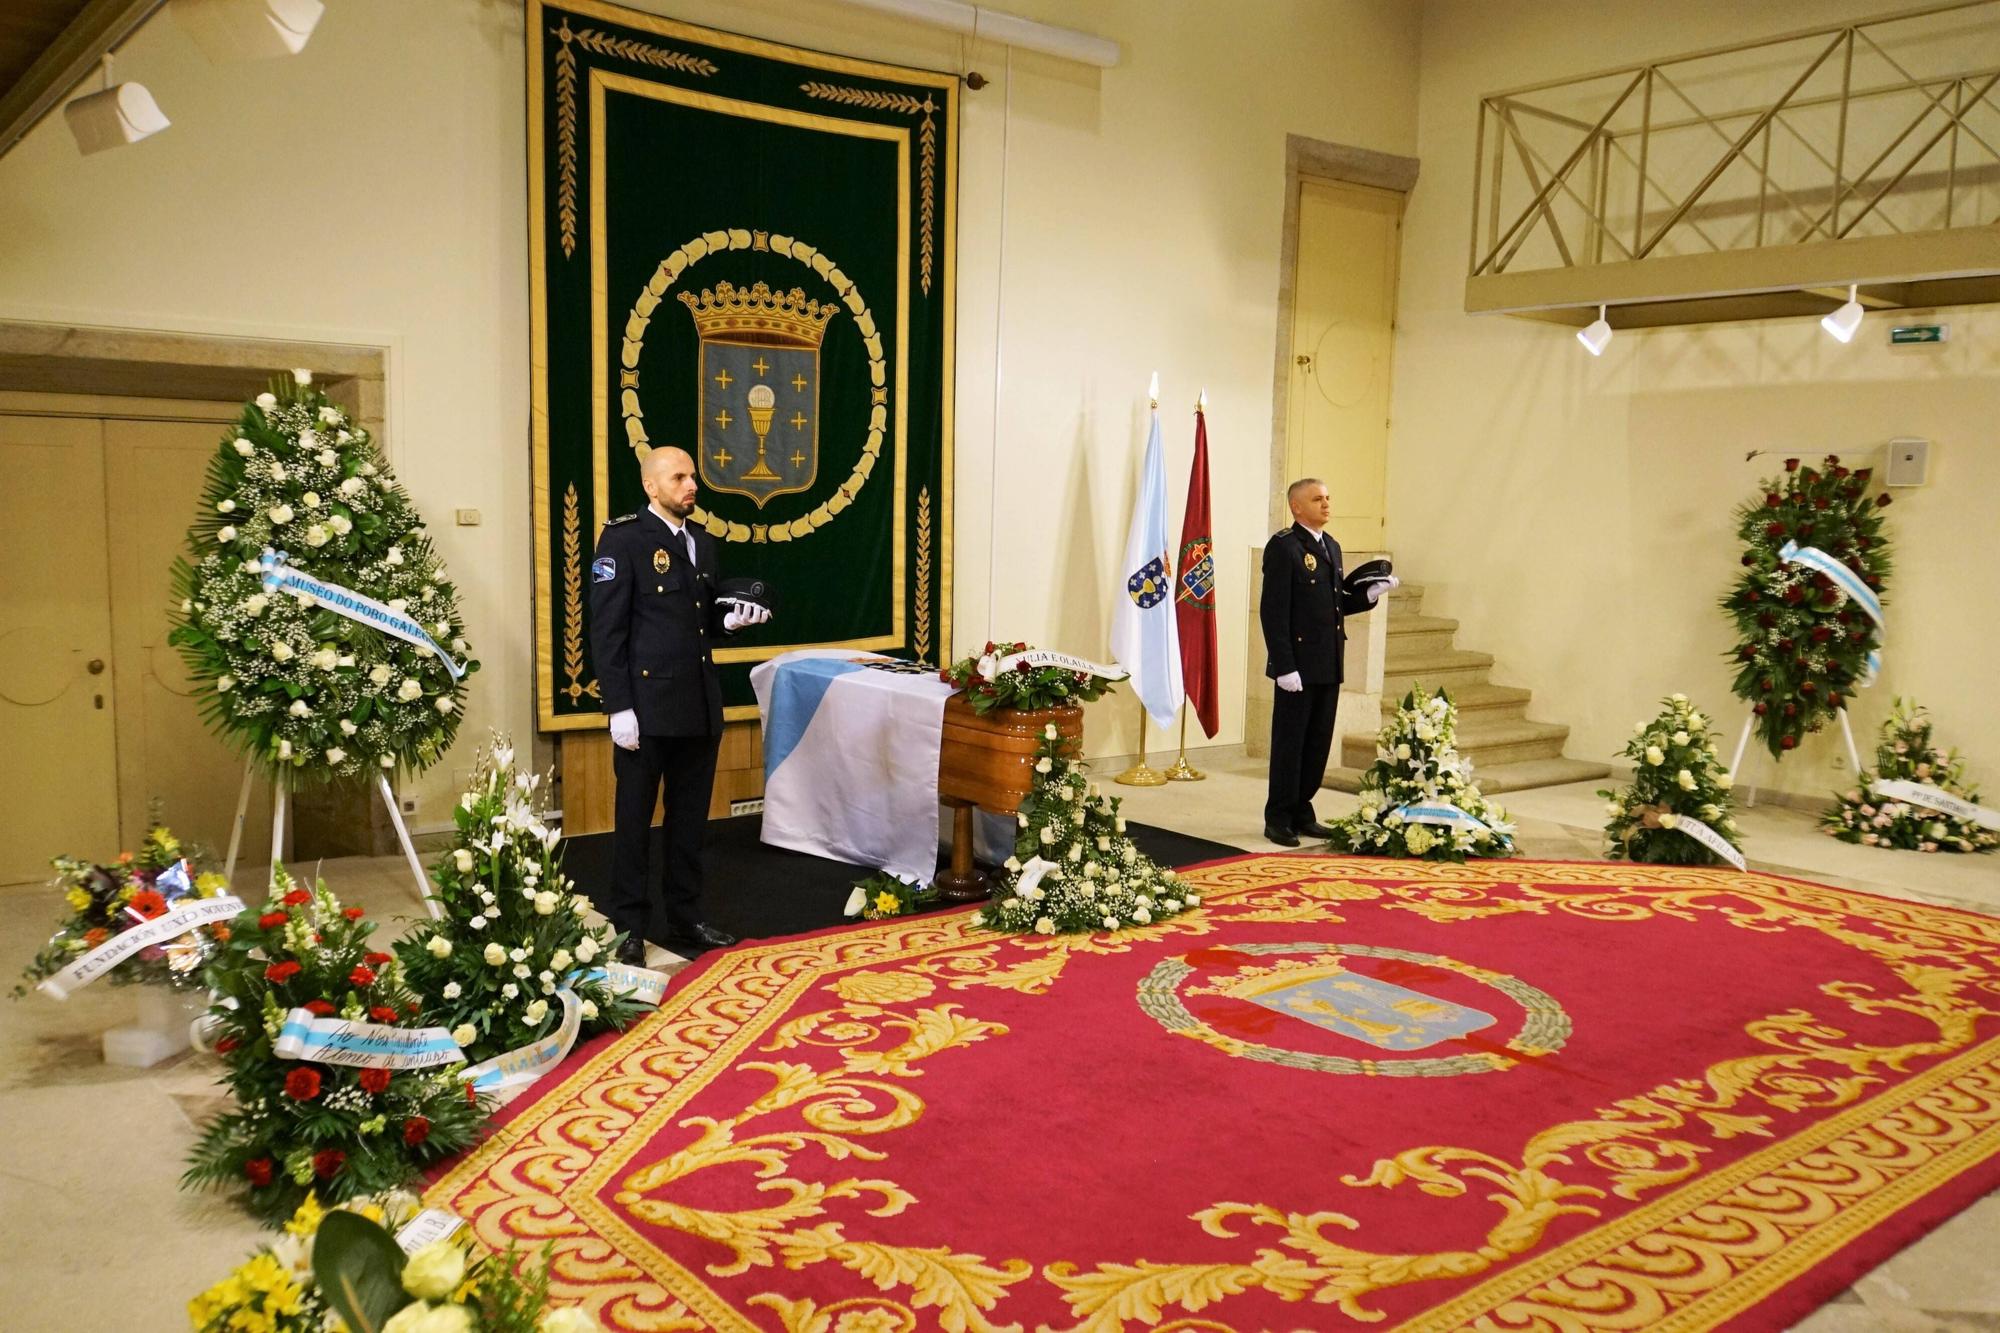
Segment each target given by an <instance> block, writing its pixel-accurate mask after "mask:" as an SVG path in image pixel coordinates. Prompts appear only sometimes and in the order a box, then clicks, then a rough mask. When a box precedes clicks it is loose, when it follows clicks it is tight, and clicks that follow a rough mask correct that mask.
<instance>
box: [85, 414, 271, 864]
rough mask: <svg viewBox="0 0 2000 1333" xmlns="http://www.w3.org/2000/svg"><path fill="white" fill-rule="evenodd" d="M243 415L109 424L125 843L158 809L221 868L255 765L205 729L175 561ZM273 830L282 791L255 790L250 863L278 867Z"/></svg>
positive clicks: (246, 854) (245, 858) (247, 851)
mask: <svg viewBox="0 0 2000 1333" xmlns="http://www.w3.org/2000/svg"><path fill="white" fill-rule="evenodd" d="M192 406H193V405H190V407H192ZM234 415H235V413H234V411H233V409H231V408H230V407H229V405H227V404H221V405H218V410H217V412H216V417H215V419H213V420H208V421H203V420H160V419H154V420H129V419H119V418H107V419H106V420H105V422H104V446H105V453H104V456H105V497H106V512H107V513H108V515H109V519H110V530H111V531H112V532H113V533H115V534H117V539H116V540H115V541H113V542H112V544H111V559H110V570H111V638H112V654H113V659H112V660H113V662H114V663H115V664H116V668H117V694H116V712H117V719H118V759H119V762H118V809H119V821H118V822H119V827H120V832H121V834H122V837H123V839H124V841H123V843H122V844H121V845H123V846H126V847H130V846H132V845H133V844H134V843H135V842H136V841H137V840H138V839H139V838H140V837H142V836H143V835H144V833H145V830H146V825H147V822H148V820H149V818H150V817H151V815H150V813H149V812H150V811H151V810H154V809H157V811H158V814H159V817H160V818H161V819H163V820H164V821H165V822H166V824H167V825H168V826H169V827H170V828H172V829H173V830H174V831H175V832H176V833H177V834H178V835H179V836H180V837H181V838H182V839H184V840H187V839H192V840H194V841H196V842H199V843H201V844H203V845H204V846H205V847H206V848H207V849H208V850H210V851H211V852H212V853H213V854H214V855H215V856H216V858H217V859H218V862H219V861H220V858H221V857H222V855H223V853H224V852H226V851H227V850H228V847H229V834H230V824H231V821H232V820H233V819H234V817H235V814H236V799H237V795H238V793H239V792H240V790H241V783H242V777H243V757H242V756H241V755H240V754H238V753H236V752H235V751H233V750H232V749H230V748H229V747H228V746H227V745H225V744H224V743H223V742H222V741H221V740H220V739H219V738H218V737H217V736H216V735H215V734H214V733H213V732H211V731H210V730H209V729H208V728H207V727H206V726H205V725H204V724H203V722H202V718H201V710H200V707H199V705H198V704H197V702H196V699H195V695H194V687H193V684H192V682H191V681H190V680H189V679H188V676H187V672H186V669H185V667H184V666H183V664H182V661H181V655H180V651H179V650H178V649H176V648H175V647H173V645H171V644H169V643H168V642H167V632H168V630H169V628H170V627H171V622H170V620H169V611H170V609H171V608H172V606H173V591H172V588H173V579H172V569H173V562H174V560H175V558H176V557H177V556H180V555H182V554H183V553H184V551H185V548H184V546H183V545H182V543H183V541H184V540H185V538H186V536H187V529H188V524H189V523H191V522H192V521H193V520H194V516H195V506H196V505H198V504H199V503H200V502H201V494H202V481H203V478H204V476H205V474H206V472H207V468H208V461H209V459H210V458H212V457H213V456H214V454H215V447H216V441H217V440H218V439H220V438H221V434H222V431H223V427H224V423H225V422H227V421H229V420H230V419H232V418H233V417H234ZM270 830H271V819H270V791H269V787H268V785H267V784H265V783H261V782H260V783H257V784H254V785H253V787H252V802H251V809H250V812H249V815H248V817H247V819H246V822H245V828H244V830H243V847H242V851H241V852H240V855H239V860H240V861H241V862H244V863H248V864H251V865H256V864H261V863H262V862H264V861H267V860H269V859H270V858H269V847H270V842H271V832H270Z"/></svg>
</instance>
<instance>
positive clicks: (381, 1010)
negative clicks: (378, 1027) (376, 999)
mask: <svg viewBox="0 0 2000 1333" xmlns="http://www.w3.org/2000/svg"><path fill="white" fill-rule="evenodd" d="M368 1016H369V1017H370V1018H372V1019H374V1020H375V1021H376V1022H377V1023H393V1022H395V1021H396V1011H395V1010H394V1009H393V1008H391V1007H390V1006H388V1005H386V1004H378V1005H376V1006H375V1007H374V1008H373V1009H370V1010H369V1011H368Z"/></svg>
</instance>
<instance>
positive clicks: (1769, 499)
mask: <svg viewBox="0 0 2000 1333" xmlns="http://www.w3.org/2000/svg"><path fill="white" fill-rule="evenodd" d="M1781 503H1783V502H1782V501H1780V500H1779V499H1778V493H1777V492H1776V491H1766V492H1765V493H1764V507H1765V508H1766V509H1776V508H1777V507H1778V506H1779V505H1780V504H1781Z"/></svg>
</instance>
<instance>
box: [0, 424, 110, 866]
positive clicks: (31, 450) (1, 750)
mask: <svg viewBox="0 0 2000 1333" xmlns="http://www.w3.org/2000/svg"><path fill="white" fill-rule="evenodd" d="M0 495H5V496H6V497H7V513H8V521H7V522H5V523H0V801H4V803H5V809H6V811H7V816H8V817H7V827H8V829H9V830H10V833H9V835H8V836H7V837H5V838H0V883H10V884H11V883H19V882H21V881H24V880H39V879H46V878H47V877H48V875H49V858H50V857H52V856H57V855H68V856H79V857H88V858H93V859H108V858H110V857H112V856H115V855H116V854H117V853H118V851H119V850H120V847H121V845H122V844H120V842H119V841H118V835H119V830H118V755H117V733H116V728H115V725H114V714H113V712H112V691H113V682H114V680H115V664H114V661H113V656H114V655H113V652H112V636H111V618H110V612H109V606H110V598H109V592H108V587H107V574H106V556H105V548H106V541H105V522H104V466H103V425H102V423H101V422H98V421H92V420H78V419H64V418H56V417H27V416H9V415H0ZM93 664H95V669H94V670H93Z"/></svg>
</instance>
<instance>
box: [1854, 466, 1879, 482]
mask: <svg viewBox="0 0 2000 1333" xmlns="http://www.w3.org/2000/svg"><path fill="white" fill-rule="evenodd" d="M1874 475H1875V469H1874V468H1872V467H1865V468H1862V469H1861V470H1860V471H1859V472H1857V473H1855V474H1854V479H1855V480H1856V481H1866V480H1868V479H1869V478H1870V477H1872V476H1874Z"/></svg>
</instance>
